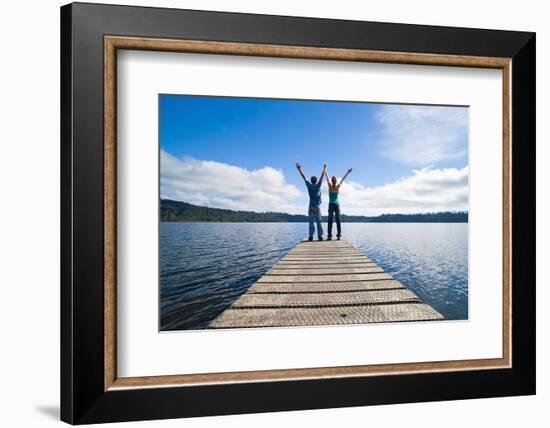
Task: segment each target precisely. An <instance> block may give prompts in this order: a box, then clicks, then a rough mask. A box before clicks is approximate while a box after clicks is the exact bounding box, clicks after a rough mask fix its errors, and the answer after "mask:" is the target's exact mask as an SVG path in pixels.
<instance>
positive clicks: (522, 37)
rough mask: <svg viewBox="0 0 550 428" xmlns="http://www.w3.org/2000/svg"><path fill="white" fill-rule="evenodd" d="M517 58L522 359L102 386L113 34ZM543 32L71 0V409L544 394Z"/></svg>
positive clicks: (310, 405)
mask: <svg viewBox="0 0 550 428" xmlns="http://www.w3.org/2000/svg"><path fill="white" fill-rule="evenodd" d="M105 35H117V36H137V37H153V38H167V39H187V40H207V41H222V42H241V43H263V44H272V45H293V46H314V47H329V48H349V49H368V50H374V51H397V52H414V53H427V54H449V55H471V56H491V57H508V58H512V92H511V99H512V127H511V129H512V142H513V143H512V175H513V182H512V206H513V210H512V242H513V249H512V266H513V269H512V367H511V368H506V369H494V370H466V371H452V372H431V373H416V374H398V375H391V376H366V377H361V376H358V377H346V378H332V379H326V378H325V379H308V380H293V381H269V382H254V383H233V384H220V385H202V386H199V385H198V386H184V387H163V388H141V389H128V390H114V391H110V390H107V391H105V390H104V316H103V315H104V313H103V311H104V295H103V281H104V253H103V251H104V245H103V244H104V242H103V239H104V238H103V236H104V233H103V232H104V222H103V220H104V182H103V177H104V175H103V172H104V151H103V137H104V128H103V120H104V115H103V114H104V104H103V103H104V99H103V88H104V80H103V78H104V74H103V73H104V68H103V60H104V36H105ZM535 99H536V90H535V34H534V33H528V32H513V31H495V30H483V29H466V28H449V27H436V26H421V25H408V24H390V23H376V22H357V21H343V20H330V19H312V18H297V17H285V16H268V15H252V14H240V13H222V12H207V11H192V10H178V9H161V8H145V7H128V6H113V5H100V4H86V3H73V4H69V5H66V6H63V7H62V8H61V419H62V420H63V421H65V422H68V423H71V424H86V423H99V422H115V421H131V420H144V419H165V418H179V417H191V416H204V415H223V414H238V413H257V412H270V411H283V410H300V409H316V408H329V407H347V406H364V405H374V404H390V403H405V402H419V401H439V400H458V399H470V398H481V397H498V396H513V395H529V394H534V393H535V335H536V330H535V239H536V235H535V204H536V202H535V101H536V100H535Z"/></svg>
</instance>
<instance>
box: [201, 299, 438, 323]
mask: <svg viewBox="0 0 550 428" xmlns="http://www.w3.org/2000/svg"><path fill="white" fill-rule="evenodd" d="M441 319H443V317H442V316H441V314H439V313H438V312H437V311H436V310H434V309H433V308H431V307H430V306H428V305H425V304H423V303H399V304H387V305H365V306H345V307H322V308H307V309H304V308H282V309H228V310H226V311H225V312H223V313H222V314H221V315H220V316H219V317H218V318H216V319H215V320H214V321H213V322H212V323H211V324H210V328H244V327H290V326H306V325H309V326H311V325H339V324H362V323H365V322H369V323H381V322H397V321H432V320H441Z"/></svg>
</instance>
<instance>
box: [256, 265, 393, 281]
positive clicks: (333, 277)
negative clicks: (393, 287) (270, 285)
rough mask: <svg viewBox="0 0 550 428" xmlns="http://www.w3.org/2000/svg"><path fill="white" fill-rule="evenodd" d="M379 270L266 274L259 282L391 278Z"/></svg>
mask: <svg viewBox="0 0 550 428" xmlns="http://www.w3.org/2000/svg"><path fill="white" fill-rule="evenodd" d="M378 269H379V270H378V271H377V272H373V273H364V274H360V273H357V274H351V275H315V276H306V275H265V276H262V277H261V278H260V279H259V280H258V282H345V281H369V280H371V279H384V278H391V276H390V275H388V274H387V273H384V271H383V270H382V269H380V268H378Z"/></svg>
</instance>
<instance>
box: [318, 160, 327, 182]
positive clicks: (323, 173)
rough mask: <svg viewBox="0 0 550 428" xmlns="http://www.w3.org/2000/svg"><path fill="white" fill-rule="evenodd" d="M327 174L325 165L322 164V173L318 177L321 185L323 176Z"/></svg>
mask: <svg viewBox="0 0 550 428" xmlns="http://www.w3.org/2000/svg"><path fill="white" fill-rule="evenodd" d="M326 172H327V164H326V163H324V164H323V172H322V173H321V175H320V176H319V183H322V182H323V175H325V174H326Z"/></svg>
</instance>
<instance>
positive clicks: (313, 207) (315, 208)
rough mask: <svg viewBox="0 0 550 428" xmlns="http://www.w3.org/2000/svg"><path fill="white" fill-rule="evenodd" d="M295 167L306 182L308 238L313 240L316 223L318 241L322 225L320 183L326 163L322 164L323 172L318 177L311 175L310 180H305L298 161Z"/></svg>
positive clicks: (321, 234)
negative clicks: (307, 194)
mask: <svg viewBox="0 0 550 428" xmlns="http://www.w3.org/2000/svg"><path fill="white" fill-rule="evenodd" d="M296 169H297V170H298V172H299V173H300V175H301V176H302V178H303V179H304V183H306V187H307V191H308V193H309V209H308V216H309V240H310V241H313V234H314V233H315V226H314V224H316V225H317V237H318V238H319V241H322V240H323V226H322V225H321V185H322V184H323V175H325V172H326V169H327V165H326V164H325V165H323V172H322V173H321V175H320V178H319V179H317V177H315V176H312V177H311V178H310V181H307V179H306V176H305V175H304V172H303V171H302V166H301V165H300V164H299V163H296Z"/></svg>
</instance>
